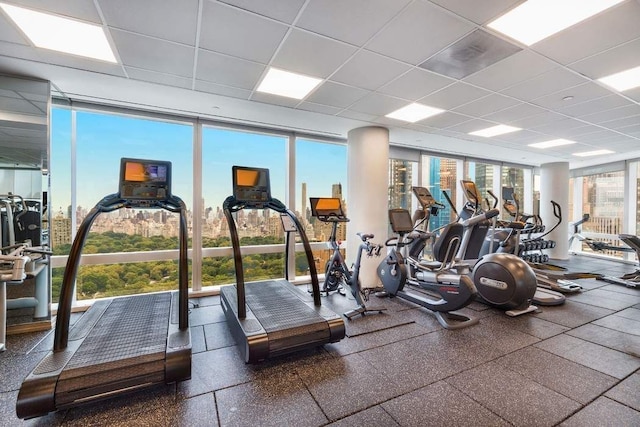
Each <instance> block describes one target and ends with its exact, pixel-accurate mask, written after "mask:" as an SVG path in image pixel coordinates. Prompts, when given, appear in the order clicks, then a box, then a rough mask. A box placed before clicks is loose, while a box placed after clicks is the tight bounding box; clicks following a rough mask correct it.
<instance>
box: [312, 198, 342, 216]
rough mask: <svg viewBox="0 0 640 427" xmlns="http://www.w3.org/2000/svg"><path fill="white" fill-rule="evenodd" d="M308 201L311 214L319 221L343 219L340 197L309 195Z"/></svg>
mask: <svg viewBox="0 0 640 427" xmlns="http://www.w3.org/2000/svg"><path fill="white" fill-rule="evenodd" d="M309 201H310V202H311V215H313V216H315V217H316V218H318V219H319V220H320V221H327V220H331V219H334V220H344V219H345V215H344V212H342V205H341V203H340V199H338V198H336V197H310V198H309Z"/></svg>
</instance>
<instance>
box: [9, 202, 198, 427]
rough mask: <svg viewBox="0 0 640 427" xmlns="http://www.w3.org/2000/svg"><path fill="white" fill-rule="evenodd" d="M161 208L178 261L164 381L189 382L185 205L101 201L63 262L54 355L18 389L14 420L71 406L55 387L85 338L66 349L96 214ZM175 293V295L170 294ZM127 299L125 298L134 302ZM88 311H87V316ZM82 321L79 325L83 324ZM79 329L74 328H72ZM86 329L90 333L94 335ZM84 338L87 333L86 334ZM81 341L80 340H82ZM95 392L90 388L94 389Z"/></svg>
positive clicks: (125, 387) (109, 390)
mask: <svg viewBox="0 0 640 427" xmlns="http://www.w3.org/2000/svg"><path fill="white" fill-rule="evenodd" d="M131 207H135V208H144V209H148V208H162V209H166V210H168V211H170V212H174V213H179V214H180V233H179V235H180V237H179V245H180V247H179V258H178V260H179V261H178V269H179V273H178V277H179V288H178V303H177V306H178V307H177V308H178V326H177V328H176V327H175V325H174V324H173V322H172V319H171V315H172V313H170V318H169V328H168V333H167V342H166V354H165V363H164V373H163V375H162V376H163V381H162V382H164V383H166V384H169V383H172V382H176V381H182V380H187V379H190V378H191V332H190V329H189V317H188V316H189V306H188V304H189V276H188V257H187V249H188V241H187V221H186V211H187V209H186V205H185V203H184V202H183V201H182V200H181V199H180V198H179V197H177V196H173V195H172V196H169V197H168V198H167V199H165V200H129V199H124V198H122V197H121V196H120V193H115V194H111V195H109V196H106V197H104V198H103V199H102V200H100V201H99V202H98V203H97V204H96V206H95V207H94V208H93V209H92V210H91V211H90V212H89V213H88V214H87V216H86V217H85V219H84V220H83V222H82V224H81V225H80V227H79V228H78V232H77V234H76V237H75V239H74V241H73V244H72V246H71V251H70V253H69V257H68V259H67V265H66V268H65V272H64V276H63V281H62V289H61V290H60V300H59V303H58V313H57V319H56V326H55V336H54V345H53V351H52V352H51V353H49V354H48V355H47V356H45V357H44V358H43V359H42V361H41V362H40V363H39V364H38V366H36V367H35V368H34V370H33V371H32V372H31V373H30V374H29V375H28V376H27V378H26V379H25V381H24V382H23V384H22V387H21V388H20V392H19V395H18V399H17V402H16V414H17V416H18V417H19V418H33V417H37V416H42V415H46V414H47V413H49V412H53V411H56V410H58V409H62V408H66V407H72V406H75V403H72V404H67V403H65V404H63V405H60V404H58V402H56V387H57V384H58V380H59V377H60V375H61V374H62V372H63V371H64V368H65V366H66V365H67V363H68V362H69V361H70V360H71V358H72V357H73V355H74V354H75V352H76V351H77V350H78V349H79V348H80V346H81V342H82V341H83V340H84V338H82V339H80V340H78V342H73V345H71V346H70V345H69V324H70V319H71V305H72V302H73V289H74V283H75V280H76V275H77V271H78V266H79V264H80V257H81V255H82V248H83V247H84V243H85V241H86V238H87V236H88V234H89V230H90V228H91V225H92V224H93V222H94V221H95V219H96V218H97V217H98V216H99V215H100V214H101V213H107V212H112V211H115V210H118V209H122V208H131ZM173 292H175V291H173ZM141 296H144V294H143V295H141ZM135 297H136V296H135V295H134V296H130V297H129V298H135ZM170 300H171V307H169V309H170V310H171V311H172V312H173V310H174V308H175V307H174V301H173V298H171V299H170ZM90 311H91V308H90V309H89V311H88V312H87V313H89V312H90ZM84 317H85V316H83V317H82V318H81V319H80V320H79V321H78V323H80V322H82V320H83V319H84ZM77 325H78V324H76V325H74V327H75V326H77ZM93 326H94V325H92V326H91V329H93ZM86 335H88V333H87V334H86ZM86 335H85V337H86ZM47 363H48V364H49V365H51V364H52V363H53V365H55V369H51V368H49V370H45V374H40V373H39V372H38V369H39V368H40V366H41V365H46V364H47ZM149 385H152V384H150V383H147V382H145V383H144V384H140V385H135V384H132V382H131V381H124V382H123V381H120V384H118V383H113V384H107V383H105V386H104V388H103V391H102V392H100V393H99V394H97V395H89V396H86V397H84V398H82V399H80V400H79V401H78V403H85V402H88V401H93V400H98V399H104V398H108V397H112V396H115V395H118V394H121V393H125V392H129V391H132V390H136V389H138V388H140V387H145V386H149ZM94 388H95V387H94Z"/></svg>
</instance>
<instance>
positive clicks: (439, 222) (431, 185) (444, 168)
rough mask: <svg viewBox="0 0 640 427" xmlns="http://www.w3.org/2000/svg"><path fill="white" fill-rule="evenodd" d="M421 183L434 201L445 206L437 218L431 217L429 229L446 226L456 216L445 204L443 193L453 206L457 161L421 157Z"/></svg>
mask: <svg viewBox="0 0 640 427" xmlns="http://www.w3.org/2000/svg"><path fill="white" fill-rule="evenodd" d="M421 163H422V183H421V185H422V186H423V187H426V188H428V189H429V191H430V192H431V194H432V195H433V197H434V199H436V200H437V201H439V202H441V203H442V204H444V205H445V207H444V208H443V209H441V210H440V213H439V214H438V216H432V217H431V221H430V228H431V229H435V228H438V227H442V226H443V225H446V224H448V223H449V222H451V221H454V220H455V219H456V214H455V213H454V211H453V209H451V207H450V206H449V204H448V203H447V201H446V199H445V197H444V195H443V192H445V191H446V192H447V194H448V195H449V198H450V199H451V201H452V202H453V203H454V204H455V203H456V197H457V193H458V192H457V188H458V180H459V178H458V160H455V159H449V158H446V157H434V156H426V155H423V156H422V158H421ZM456 208H457V207H456Z"/></svg>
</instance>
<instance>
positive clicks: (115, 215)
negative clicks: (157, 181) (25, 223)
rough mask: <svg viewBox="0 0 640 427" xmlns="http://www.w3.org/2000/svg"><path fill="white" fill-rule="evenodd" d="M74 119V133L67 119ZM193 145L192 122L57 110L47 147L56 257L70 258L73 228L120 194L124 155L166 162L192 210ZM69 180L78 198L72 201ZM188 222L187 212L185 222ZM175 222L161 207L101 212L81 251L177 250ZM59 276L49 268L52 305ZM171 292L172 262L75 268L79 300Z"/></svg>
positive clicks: (175, 187) (177, 189) (58, 271)
mask: <svg viewBox="0 0 640 427" xmlns="http://www.w3.org/2000/svg"><path fill="white" fill-rule="evenodd" d="M74 115H75V126H74V127H73V128H72V126H71V122H70V121H71V117H73V116H74ZM192 140H193V127H192V126H191V125H190V124H184V123H172V122H166V121H158V120H150V119H146V118H139V117H132V116H121V115H115V114H105V113H97V112H89V111H69V110H64V109H57V108H54V109H53V115H52V150H51V151H52V162H51V163H52V165H51V172H52V195H51V201H52V206H53V207H54V209H55V212H54V214H53V215H52V217H53V220H52V244H53V249H54V253H55V254H56V255H58V254H68V253H69V250H70V247H71V241H72V237H73V234H74V232H75V230H74V229H72V228H73V226H72V224H75V228H76V229H77V227H79V226H80V224H81V223H82V221H83V219H84V218H85V217H86V215H87V213H88V212H89V211H90V210H91V209H92V208H93V206H95V205H96V203H97V202H98V201H100V200H101V199H102V198H103V197H105V196H107V195H110V194H114V193H117V192H118V182H119V173H120V159H121V158H122V157H129V158H152V159H154V160H170V161H171V162H172V175H173V179H172V192H173V194H175V195H177V196H179V197H180V198H182V199H183V200H184V201H185V203H186V204H187V206H191V205H192V200H191V199H192V193H193V190H192V187H193V184H192V176H193V174H192V173H191V170H192V164H193V158H192ZM74 156H75V162H72V158H73V157H74ZM74 174H75V181H73V175H74ZM74 183H75V192H74V196H75V200H71V194H72V189H73V187H72V186H73V185H74ZM74 206H75V208H74ZM191 221H192V216H191V212H189V213H188V222H189V223H191ZM178 224H179V220H178V215H177V214H175V213H171V212H168V211H164V210H149V209H144V210H136V209H131V210H129V209H119V210H117V211H114V212H110V213H102V214H100V216H98V217H97V219H96V220H95V222H94V223H93V226H92V227H91V232H90V233H89V235H88V237H87V241H86V243H85V246H84V249H83V254H113V253H119V252H147V251H158V250H167V249H177V248H178V232H179V228H178ZM124 259H125V257H124V256H123V261H124ZM62 271H63V269H62V268H54V269H53V299H54V301H55V300H57V298H58V293H59V289H60V286H61V284H62ZM176 288H177V261H154V262H143V263H135V264H134V263H132V264H119V263H117V264H116V263H102V264H101V265H82V266H80V268H79V270H78V277H77V293H76V295H77V298H78V299H95V298H101V297H107V296H118V295H128V294H132V293H138V292H140V290H142V289H144V290H145V291H158V290H166V289H176Z"/></svg>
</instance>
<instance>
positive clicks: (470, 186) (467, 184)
mask: <svg viewBox="0 0 640 427" xmlns="http://www.w3.org/2000/svg"><path fill="white" fill-rule="evenodd" d="M460 184H462V189H463V190H464V196H465V197H466V198H467V200H469V201H470V202H471V203H474V204H477V205H479V204H480V201H481V200H482V197H481V196H480V192H479V191H478V187H476V183H475V182H473V181H465V180H462V181H460Z"/></svg>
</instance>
